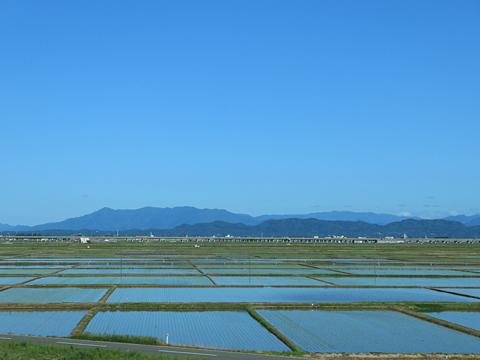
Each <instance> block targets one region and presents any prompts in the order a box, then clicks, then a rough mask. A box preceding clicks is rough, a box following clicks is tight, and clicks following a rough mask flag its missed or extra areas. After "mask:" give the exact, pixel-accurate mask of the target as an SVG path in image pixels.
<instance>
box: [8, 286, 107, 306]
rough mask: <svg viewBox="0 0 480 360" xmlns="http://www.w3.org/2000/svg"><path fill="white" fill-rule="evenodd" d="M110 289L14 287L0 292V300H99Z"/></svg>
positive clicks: (52, 301)
mask: <svg viewBox="0 0 480 360" xmlns="http://www.w3.org/2000/svg"><path fill="white" fill-rule="evenodd" d="M107 290H108V289H103V288H102V289H86V288H12V289H7V290H5V291H1V292H0V302H41V303H49V302H50V303H59V302H97V301H98V300H100V299H101V298H102V296H103V295H105V293H106V292H107Z"/></svg>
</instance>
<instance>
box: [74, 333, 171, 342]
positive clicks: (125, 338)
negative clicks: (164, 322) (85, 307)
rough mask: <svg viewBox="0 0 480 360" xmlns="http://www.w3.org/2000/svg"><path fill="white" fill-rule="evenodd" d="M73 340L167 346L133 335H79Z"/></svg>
mask: <svg viewBox="0 0 480 360" xmlns="http://www.w3.org/2000/svg"><path fill="white" fill-rule="evenodd" d="M70 338H72V339H81V340H93V341H109V342H119V343H130V344H143V345H165V342H164V341H163V340H160V339H157V338H154V337H146V336H132V335H107V334H103V335H95V334H91V333H88V332H87V333H81V334H77V335H72V336H70Z"/></svg>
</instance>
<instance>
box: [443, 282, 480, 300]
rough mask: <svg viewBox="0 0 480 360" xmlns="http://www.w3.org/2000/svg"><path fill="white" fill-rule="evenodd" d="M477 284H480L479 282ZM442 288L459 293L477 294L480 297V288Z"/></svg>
mask: <svg viewBox="0 0 480 360" xmlns="http://www.w3.org/2000/svg"><path fill="white" fill-rule="evenodd" d="M477 286H480V284H477ZM442 290H447V291H452V292H456V293H459V294H465V295H471V296H476V297H479V298H480V289H442Z"/></svg>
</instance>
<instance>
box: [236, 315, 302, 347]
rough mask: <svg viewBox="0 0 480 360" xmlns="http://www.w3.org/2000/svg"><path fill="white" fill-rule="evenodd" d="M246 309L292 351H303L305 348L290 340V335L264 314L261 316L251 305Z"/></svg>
mask: <svg viewBox="0 0 480 360" xmlns="http://www.w3.org/2000/svg"><path fill="white" fill-rule="evenodd" d="M245 309H246V310H247V312H248V314H249V315H250V316H251V317H252V318H253V319H254V320H255V321H257V322H258V323H259V324H260V325H261V326H263V327H264V328H265V329H267V330H268V331H269V332H271V333H272V334H273V335H275V336H276V337H277V339H278V340H280V341H281V342H283V343H284V344H285V345H287V346H288V347H289V348H290V349H291V350H292V351H294V352H303V350H302V349H301V348H300V346H298V345H297V344H295V343H294V342H293V341H292V340H290V339H289V338H288V337H286V336H285V335H284V334H283V333H281V332H280V330H278V329H277V328H276V327H275V326H273V325H272V324H270V323H269V322H268V321H267V320H265V319H264V318H263V317H262V316H260V314H258V313H257V312H256V311H255V310H254V309H252V308H251V307H250V306H246V307H245Z"/></svg>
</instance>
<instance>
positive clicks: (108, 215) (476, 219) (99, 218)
mask: <svg viewBox="0 0 480 360" xmlns="http://www.w3.org/2000/svg"><path fill="white" fill-rule="evenodd" d="M290 218H295V219H312V218H313V219H317V220H325V221H361V222H364V223H368V224H375V225H388V224H390V223H393V222H398V221H402V220H407V219H416V220H421V219H419V218H415V217H406V216H397V215H391V214H376V213H372V212H352V211H331V212H316V213H309V214H292V215H260V216H256V217H254V216H251V215H247V214H235V213H232V212H229V211H227V210H223V209H198V208H195V207H191V206H181V207H173V208H169V207H166V208H157V207H149V206H147V207H143V208H140V209H133V210H130V209H119V210H114V209H111V208H108V207H104V208H101V209H99V210H97V211H95V212H93V213H90V214H86V215H82V216H79V217H74V218H69V219H66V220H63V221H60V222H51V223H46V224H40V225H34V226H21V225H14V226H11V225H8V224H0V230H1V231H27V232H32V231H44V230H50V229H55V230H78V229H95V230H99V231H117V230H119V231H124V230H129V229H139V230H146V229H173V228H175V227H177V226H180V225H195V224H205V223H211V222H214V221H224V222H227V223H243V224H245V225H248V226H255V225H259V224H261V223H263V222H265V221H268V220H284V219H290ZM443 220H452V221H458V222H460V223H462V224H464V225H466V226H477V225H480V215H473V216H465V215H458V216H451V217H448V218H445V219H443Z"/></svg>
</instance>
